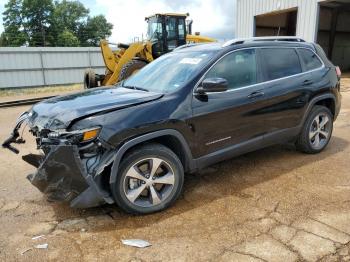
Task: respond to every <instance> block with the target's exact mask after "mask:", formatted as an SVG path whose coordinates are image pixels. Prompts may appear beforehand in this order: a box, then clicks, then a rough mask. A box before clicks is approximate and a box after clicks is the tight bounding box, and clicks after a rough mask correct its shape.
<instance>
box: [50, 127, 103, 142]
mask: <svg viewBox="0 0 350 262" xmlns="http://www.w3.org/2000/svg"><path fill="white" fill-rule="evenodd" d="M100 130H101V127H92V128H87V129H81V130H74V131H65V130H62V131H60V130H57V131H53V132H50V133H48V134H47V137H48V138H50V139H67V140H72V141H75V142H82V143H83V142H90V141H93V140H94V139H95V138H96V137H97V136H98V134H99V133H100Z"/></svg>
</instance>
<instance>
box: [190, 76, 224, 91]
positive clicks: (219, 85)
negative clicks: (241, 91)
mask: <svg viewBox="0 0 350 262" xmlns="http://www.w3.org/2000/svg"><path fill="white" fill-rule="evenodd" d="M227 89H228V82H227V80H226V79H224V78H207V79H204V80H203V82H202V84H201V85H200V86H199V87H198V88H197V90H196V92H197V93H198V94H205V93H212V92H225V91H227Z"/></svg>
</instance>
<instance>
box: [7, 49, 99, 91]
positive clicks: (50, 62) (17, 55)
mask: <svg viewBox="0 0 350 262" xmlns="http://www.w3.org/2000/svg"><path fill="white" fill-rule="evenodd" d="M90 67H91V68H94V69H95V70H96V72H97V73H99V74H102V73H104V71H105V66H104V62H103V59H102V55H101V49H100V48H99V47H1V48H0V90H1V88H14V87H32V86H47V85H63V84H73V83H81V82H83V78H84V71H85V69H86V68H90Z"/></svg>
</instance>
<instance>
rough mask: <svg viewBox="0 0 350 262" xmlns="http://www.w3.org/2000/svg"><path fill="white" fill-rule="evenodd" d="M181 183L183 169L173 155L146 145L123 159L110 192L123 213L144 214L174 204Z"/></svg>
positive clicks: (167, 149) (156, 145)
mask: <svg viewBox="0 0 350 262" xmlns="http://www.w3.org/2000/svg"><path fill="white" fill-rule="evenodd" d="M183 181H184V170H183V166H182V164H181V161H180V160H179V158H178V157H177V155H176V154H175V153H174V152H173V151H171V150H170V149H169V148H167V147H165V146H163V145H160V144H148V145H144V146H141V147H138V148H136V149H134V150H133V151H132V152H131V153H130V154H128V155H127V156H126V157H125V158H124V160H123V161H122V163H121V165H120V169H119V174H118V176H117V181H116V183H115V184H113V185H112V188H111V190H112V193H113V197H114V199H115V201H116V203H117V204H118V206H119V207H120V208H122V209H123V210H124V211H126V212H128V213H133V214H148V213H153V212H158V211H161V210H163V209H165V208H167V207H169V206H170V205H171V204H172V203H174V202H175V200H176V199H177V198H178V197H179V195H180V193H181V190H182V186H183Z"/></svg>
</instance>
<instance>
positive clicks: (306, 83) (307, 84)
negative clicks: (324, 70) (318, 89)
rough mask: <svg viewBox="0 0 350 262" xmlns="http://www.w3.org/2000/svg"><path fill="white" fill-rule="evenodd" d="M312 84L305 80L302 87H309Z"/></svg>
mask: <svg viewBox="0 0 350 262" xmlns="http://www.w3.org/2000/svg"><path fill="white" fill-rule="evenodd" d="M313 83H314V82H313V81H311V80H305V81H304V82H303V85H304V86H309V85H312V84H313Z"/></svg>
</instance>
